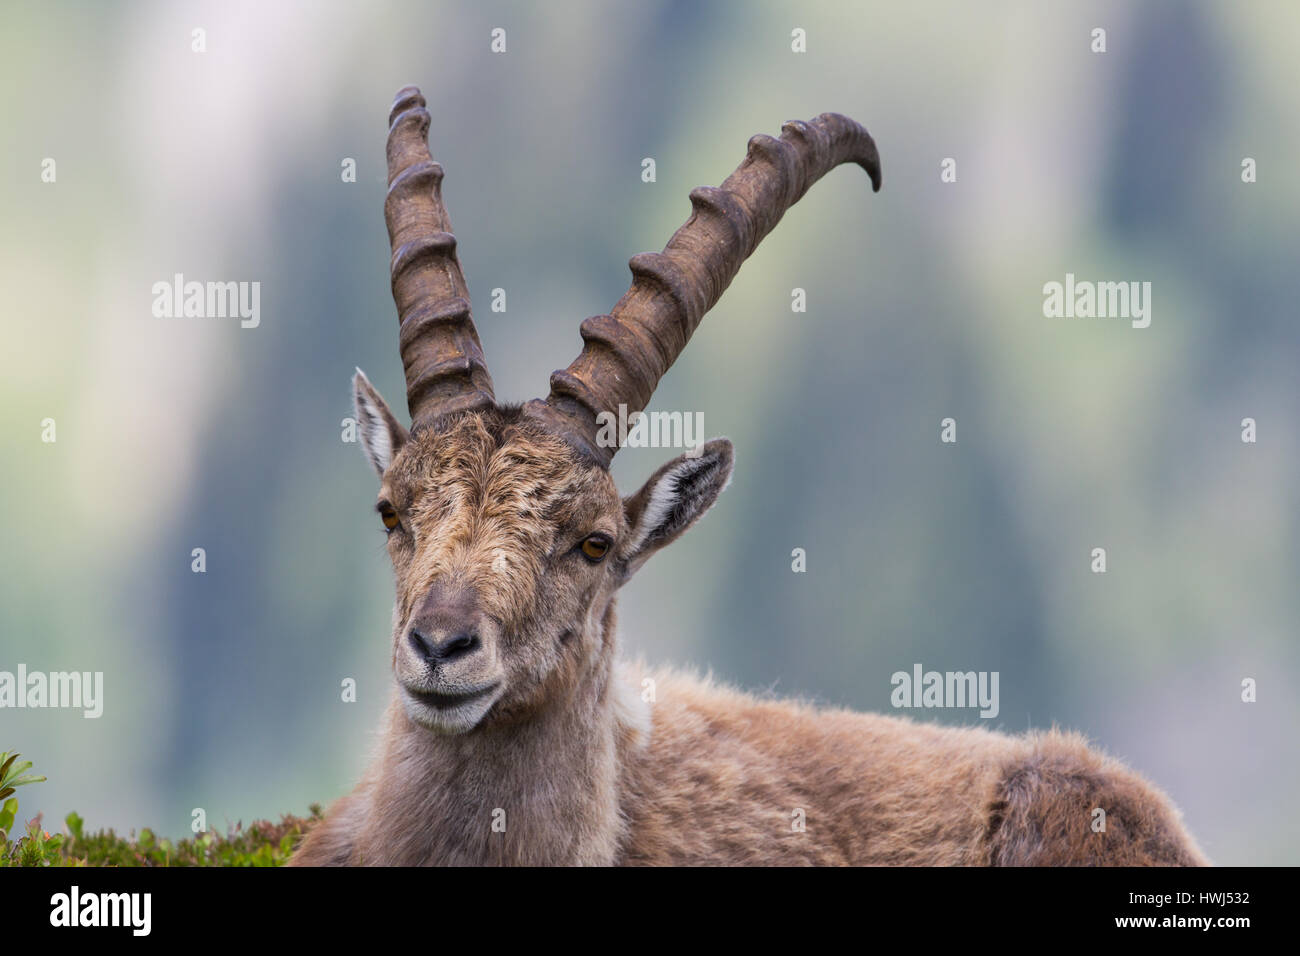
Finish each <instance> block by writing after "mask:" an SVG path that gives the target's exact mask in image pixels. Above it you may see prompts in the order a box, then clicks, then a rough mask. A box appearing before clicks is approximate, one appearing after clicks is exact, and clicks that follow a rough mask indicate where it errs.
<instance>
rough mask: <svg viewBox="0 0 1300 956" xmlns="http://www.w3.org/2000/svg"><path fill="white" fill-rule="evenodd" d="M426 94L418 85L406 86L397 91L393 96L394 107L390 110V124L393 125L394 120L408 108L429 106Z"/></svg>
mask: <svg viewBox="0 0 1300 956" xmlns="http://www.w3.org/2000/svg"><path fill="white" fill-rule="evenodd" d="M427 105H428V104H427V103H426V102H425V99H424V94H423V93H421V92H420V88H419V87H418V86H404V87H402V88H401V89H400V90H398V91H397V95H396V96H394V97H393V107H392V109H390V110H389V111H388V125H389V126H392V125H393V120H395V119H397V117H399V116H401V115H402V114H403V113H405V112H406V111H407V110H411V109H417V108H422V107H424V106H427Z"/></svg>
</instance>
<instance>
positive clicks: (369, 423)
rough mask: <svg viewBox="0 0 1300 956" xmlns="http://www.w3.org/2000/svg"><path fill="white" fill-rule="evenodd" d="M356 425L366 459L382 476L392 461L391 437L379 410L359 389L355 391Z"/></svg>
mask: <svg viewBox="0 0 1300 956" xmlns="http://www.w3.org/2000/svg"><path fill="white" fill-rule="evenodd" d="M356 400H357V425H358V426H359V427H360V428H361V444H362V447H363V448H364V449H365V452H366V457H367V458H369V459H370V463H371V464H372V465H374V466H375V470H376V471H378V472H379V474H380V475H383V473H384V472H385V471H387V470H388V464H389V462H391V461H392V460H393V436H392V435H391V434H390V433H389V431H388V423H387V422H385V421H384V416H383V414H382V413H381V412H380V410H379V408H378V407H377V406H376V405H375V404H374V402H372V401H371V400H370V397H369V396H368V395H366V393H365V392H364V391H362V390H361V389H358V390H357V399H356Z"/></svg>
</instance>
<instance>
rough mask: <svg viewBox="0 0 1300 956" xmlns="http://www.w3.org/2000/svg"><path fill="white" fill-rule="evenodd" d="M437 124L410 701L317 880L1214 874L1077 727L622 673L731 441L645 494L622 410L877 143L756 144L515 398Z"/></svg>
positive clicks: (851, 135) (410, 565)
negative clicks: (612, 874)
mask: <svg viewBox="0 0 1300 956" xmlns="http://www.w3.org/2000/svg"><path fill="white" fill-rule="evenodd" d="M428 128H429V114H428V112H427V110H426V109H425V101H424V99H423V97H421V96H420V93H419V91H418V90H415V89H413V88H407V89H404V90H402V91H401V92H399V93H398V96H397V101H396V103H395V104H394V107H393V111H392V114H391V117H390V129H389V138H388V167H389V192H388V199H387V202H386V204H385V215H386V218H387V221H388V231H389V237H390V239H391V242H392V250H393V256H392V282H393V297H394V299H395V301H396V303H397V310H398V317H399V320H400V345H401V354H402V360H403V364H404V366H405V371H406V382H407V403H408V405H409V408H410V413H411V421H412V426H411V428H410V430H409V431H408V430H407V429H406V428H404V427H403V426H402V425H401V424H400V423H399V421H398V420H397V417H396V416H395V415H394V414H393V413H392V411H391V410H390V409H389V407H388V405H387V404H386V403H385V402H384V400H383V399H382V398H381V397H380V396H379V394H378V393H377V392H376V391H375V389H374V388H373V387H372V386H371V384H370V382H369V381H368V380H367V379H366V377H365V376H364V375H363V374H362V373H361V372H360V370H358V372H357V375H356V378H355V380H354V390H355V400H356V410H357V420H358V423H359V426H360V431H361V436H362V443H363V445H364V448H365V451H366V454H367V456H368V457H369V459H370V462H371V464H372V465H373V466H374V468H375V470H376V472H378V474H379V476H380V490H379V501H378V505H377V509H378V512H379V518H380V520H381V521H382V523H383V525H384V527H385V528H386V529H387V531H388V552H389V556H390V557H391V559H392V562H393V568H394V571H395V574H396V579H397V601H396V606H395V609H394V614H393V634H392V666H393V674H394V677H395V686H394V689H393V697H392V701H391V703H390V705H389V708H388V712H387V716H386V726H385V728H384V732H383V736H382V738H381V743H380V747H379V751H378V754H377V755H376V757H375V759H374V762H373V764H372V766H371V768H370V770H369V771H368V772H367V774H366V776H365V778H364V779H363V780H362V781H361V783H360V784H359V785H358V786H357V788H356V789H355V790H354V791H353V792H352V793H351V794H349V795H347V796H345V797H343V798H342V799H341V800H339V801H338V802H337V803H335V804H334V805H333V806H332V807H331V808H330V810H329V811H328V813H327V815H326V817H325V819H324V820H322V821H321V822H319V823H318V824H317V825H315V827H314V828H313V829H312V830H311V832H310V833H309V834H308V835H307V837H306V839H305V840H304V842H303V844H302V846H301V847H300V848H299V850H298V851H297V853H296V854H295V856H294V858H293V861H292V862H293V863H294V864H297V865H319V864H406V865H412V864H417V865H418V864H504V863H515V864H566V863H581V864H618V863H652V864H673V863H724V864H727V863H730V864H735V863H746V864H748V863H816V864H827V863H877V864H1095V863H1106V864H1200V863H1204V862H1205V861H1204V858H1203V857H1202V855H1201V853H1200V851H1199V850H1198V849H1197V847H1196V845H1195V843H1194V842H1193V840H1192V839H1191V838H1190V837H1189V836H1188V834H1187V833H1186V832H1185V831H1184V830H1183V828H1182V826H1181V824H1180V822H1179V817H1178V814H1177V812H1176V810H1175V809H1174V808H1173V807H1172V805H1171V804H1170V803H1169V801H1168V800H1167V799H1166V798H1165V797H1164V796H1163V795H1162V794H1161V793H1160V792H1159V791H1158V790H1156V789H1155V788H1153V787H1152V786H1150V785H1149V784H1147V783H1146V782H1144V781H1143V780H1142V779H1141V778H1139V777H1138V776H1136V775H1135V774H1133V773H1132V772H1130V771H1128V770H1127V769H1125V768H1124V767H1123V766H1122V765H1120V764H1119V763H1118V762H1116V761H1114V760H1112V759H1109V758H1107V757H1105V756H1103V755H1101V754H1099V753H1097V752H1095V751H1093V750H1090V749H1088V747H1087V746H1086V745H1085V743H1084V741H1083V740H1082V739H1081V738H1079V737H1077V736H1074V735H1068V734H1061V733H1057V732H1055V731H1053V732H1049V733H1041V734H1035V735H1030V736H1025V737H1011V736H1005V735H1001V734H996V733H992V732H989V731H985V730H982V729H970V728H943V727H938V726H933V725H926V724H918V723H913V722H911V721H908V720H904V719H900V718H896V717H883V716H877V715H870V714H856V713H852V712H848V711H843V710H819V709H815V708H812V707H808V706H805V705H802V704H799V703H794V702H783V701H770V700H760V699H757V698H755V697H751V696H748V695H746V694H742V693H739V692H736V691H732V690H728V689H724V688H720V687H717V686H713V685H711V684H710V683H708V682H705V681H701V680H699V679H696V678H693V677H690V676H686V675H682V674H676V673H672V672H658V673H650V672H647V673H646V674H642V673H641V672H639V671H636V670H634V669H631V668H629V667H627V665H622V664H620V663H619V662H618V661H617V639H616V627H615V614H614V604H615V596H616V594H617V592H618V590H619V588H620V587H622V586H623V584H624V583H626V582H627V581H628V579H629V578H631V577H632V575H633V574H634V573H635V572H636V571H637V569H638V568H640V567H641V565H642V564H644V563H645V561H646V560H647V559H648V558H649V557H650V556H651V555H652V554H654V553H655V552H656V551H658V550H659V549H660V548H662V547H664V546H665V545H667V544H669V543H670V542H672V541H674V540H676V539H677V538H678V537H679V536H680V535H681V534H682V533H683V532H684V531H686V529H687V528H689V527H690V526H691V525H693V524H694V523H695V522H696V521H697V520H698V519H699V518H700V517H701V516H702V515H703V514H704V512H705V511H707V510H708V509H709V508H710V507H711V506H712V505H713V503H714V501H715V500H716V499H717V497H718V495H719V494H720V493H721V492H722V490H723V489H724V488H725V486H726V484H727V482H728V480H729V479H730V476H731V468H732V448H731V443H730V442H728V441H726V440H725V439H715V440H713V441H710V442H707V443H706V444H705V445H704V446H703V447H702V448H701V449H696V450H693V451H692V452H688V453H687V454H684V455H683V456H682V457H680V458H678V459H676V460H674V461H672V462H669V463H668V464H666V465H664V466H663V467H661V468H660V469H659V470H658V471H657V472H656V473H655V474H654V475H653V476H652V477H651V478H650V480H649V481H647V482H646V484H645V486H644V487H642V488H641V490H640V491H638V492H636V493H635V494H633V495H631V496H630V497H627V498H622V497H620V496H619V493H618V490H617V489H616V488H615V486H614V482H613V479H612V478H611V477H610V473H609V465H610V460H611V459H612V457H613V455H614V453H615V452H616V451H617V450H618V445H617V435H615V436H614V438H613V440H610V431H611V430H609V429H605V430H604V431H602V424H601V420H600V416H601V414H602V413H606V412H613V413H617V411H618V409H619V406H620V405H624V406H626V408H627V410H628V411H629V412H635V411H640V410H642V409H644V408H645V407H646V405H647V404H648V403H649V401H650V397H651V394H652V393H653V391H654V388H655V386H656V384H657V383H658V381H659V379H660V378H661V377H662V376H663V374H664V373H665V372H666V371H667V370H668V368H669V366H671V365H672V363H673V361H674V360H675V359H676V357H677V356H678V355H679V354H680V353H681V351H682V350H683V348H684V347H685V346H686V343H687V341H688V340H689V339H690V337H691V334H692V333H693V332H694V330H695V328H696V327H697V326H698V325H699V322H700V320H701V319H702V318H703V316H704V314H705V313H706V312H707V311H708V310H709V309H710V308H711V307H712V306H713V305H714V303H716V302H717V300H718V298H719V297H720V296H721V295H722V292H723V290H724V289H726V287H727V285H728V284H729V283H730V282H731V280H732V278H733V277H734V276H735V275H736V272H737V271H738V270H739V268H740V265H741V263H742V262H743V261H744V260H745V258H746V257H747V256H748V255H749V254H750V253H752V252H753V251H754V249H755V248H756V247H757V245H758V244H759V242H760V241H761V240H762V239H763V237H764V236H765V235H767V233H768V232H770V231H771V229H772V228H773V227H774V226H775V225H776V223H777V222H778V221H779V220H780V218H781V216H782V214H783V213H784V212H785V210H786V209H788V208H789V207H790V206H791V205H793V204H794V203H795V202H797V201H798V200H799V199H800V197H802V196H803V194H804V193H805V192H806V191H807V190H808V188H809V187H810V186H811V185H812V184H813V183H814V182H815V181H816V180H817V179H819V178H820V177H821V176H823V175H825V174H826V173H827V172H828V171H830V170H831V169H833V168H834V167H835V166H837V165H840V164H841V163H846V162H852V163H856V164H858V165H859V166H861V167H862V168H863V169H865V170H866V171H867V174H868V175H869V176H870V177H871V181H872V184H873V186H874V187H875V189H877V190H878V189H879V188H880V162H879V158H878V156H877V153H876V147H875V144H874V143H873V142H872V139H871V137H870V136H869V135H868V134H867V131H866V130H865V129H863V128H862V127H861V126H859V125H858V124H857V123H855V122H853V121H852V120H849V119H847V118H845V117H843V116H839V115H836V114H833V113H827V114H823V115H821V116H819V117H817V118H816V119H814V120H812V121H810V122H807V123H800V122H795V123H787V124H786V125H785V127H784V129H783V132H782V135H781V137H780V138H779V139H774V138H772V137H769V136H756V137H754V138H753V139H751V140H750V143H749V154H748V156H747V158H746V159H745V161H744V163H743V164H742V165H741V166H740V167H739V168H738V169H737V170H736V171H735V172H734V173H733V174H732V175H731V176H730V177H728V178H727V180H726V181H725V182H724V183H723V184H722V186H721V187H718V188H712V187H706V188H701V189H696V190H695V191H694V192H692V193H691V201H692V203H693V205H694V211H693V213H692V215H691V217H690V220H689V221H688V222H687V223H686V224H685V225H684V226H682V228H681V229H679V230H678V231H677V233H676V234H675V235H674V236H673V237H672V239H671V241H670V242H669V243H668V245H667V247H666V248H665V249H664V251H663V252H662V253H656V254H645V255H639V256H636V257H634V258H633V259H632V261H631V268H632V273H633V276H634V281H633V283H632V287H631V289H630V290H629V291H628V293H627V294H626V295H625V296H624V297H623V298H622V299H621V300H620V301H619V302H618V304H617V305H616V306H615V307H614V309H613V311H612V312H611V313H610V314H609V315H601V316H595V317H593V318H590V319H587V320H586V321H585V322H583V323H582V329H581V331H582V337H583V339H584V343H585V344H584V346H583V350H582V354H581V355H579V356H578V358H577V359H576V360H575V361H574V362H573V364H572V365H570V366H569V368H568V369H566V370H564V371H559V372H556V373H555V374H554V375H552V377H551V388H550V394H549V396H548V397H547V398H546V399H544V400H535V401H532V402H529V403H527V404H525V405H523V406H502V405H498V404H497V403H496V400H495V397H494V394H493V388H492V381H491V378H490V377H489V375H488V371H487V366H486V364H485V362H484V359H483V352H482V348H481V346H480V344H479V340H478V335H477V333H476V332H475V330H474V325H473V322H472V320H471V318H470V306H469V297H468V290H467V288H466V285H465V278H464V275H463V274H462V272H461V269H460V264H459V262H458V260H457V257H456V251H455V248H456V247H455V239H454V238H453V237H452V235H451V226H450V223H449V222H448V220H447V213H446V210H445V209H444V208H443V204H442V196H441V182H442V168H441V167H440V166H439V165H438V164H437V163H435V162H433V160H432V158H431V156H430V154H429V150H428V145H427V141H426V137H427V133H428ZM645 677H649V678H650V683H643V680H644V679H645ZM648 688H652V689H653V693H652V694H650V693H643V691H644V690H645V689H648ZM1098 808H1100V809H1102V810H1104V811H1105V813H1106V816H1105V820H1106V826H1105V829H1104V831H1097V830H1095V829H1094V826H1093V822H1094V820H1095V819H1096V815H1095V813H1094V811H1095V810H1096V809H1098Z"/></svg>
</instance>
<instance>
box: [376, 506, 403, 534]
mask: <svg viewBox="0 0 1300 956" xmlns="http://www.w3.org/2000/svg"><path fill="white" fill-rule="evenodd" d="M379 520H380V521H382V522H383V523H384V527H385V528H387V529H388V530H389V531H393V530H394V529H396V528H397V526H398V524H400V522H399V521H398V520H397V512H396V511H394V510H393V507H392V505H380V506H379Z"/></svg>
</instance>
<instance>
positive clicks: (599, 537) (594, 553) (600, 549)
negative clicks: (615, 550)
mask: <svg viewBox="0 0 1300 956" xmlns="http://www.w3.org/2000/svg"><path fill="white" fill-rule="evenodd" d="M608 551H609V538H607V537H605V536H604V535H603V534H593V535H592V536H591V537H590V538H586V539H585V540H584V541H583V542H582V553H583V554H585V555H586V556H587V558H588V560H590V561H599V560H600V559H601V558H603V557H604V556H605V555H606V553H608Z"/></svg>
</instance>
